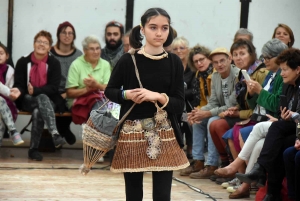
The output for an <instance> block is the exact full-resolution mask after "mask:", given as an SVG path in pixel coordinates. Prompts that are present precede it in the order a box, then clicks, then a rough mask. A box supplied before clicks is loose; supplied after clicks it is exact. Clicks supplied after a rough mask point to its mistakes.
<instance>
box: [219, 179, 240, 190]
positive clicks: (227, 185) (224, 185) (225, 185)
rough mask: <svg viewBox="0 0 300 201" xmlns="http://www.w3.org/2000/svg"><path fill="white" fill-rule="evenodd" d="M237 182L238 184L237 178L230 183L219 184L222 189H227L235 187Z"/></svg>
mask: <svg viewBox="0 0 300 201" xmlns="http://www.w3.org/2000/svg"><path fill="white" fill-rule="evenodd" d="M238 182H239V180H238V178H234V179H233V180H231V181H228V182H223V183H222V184H221V186H222V187H223V188H227V187H229V186H234V185H236V184H237V183H238Z"/></svg>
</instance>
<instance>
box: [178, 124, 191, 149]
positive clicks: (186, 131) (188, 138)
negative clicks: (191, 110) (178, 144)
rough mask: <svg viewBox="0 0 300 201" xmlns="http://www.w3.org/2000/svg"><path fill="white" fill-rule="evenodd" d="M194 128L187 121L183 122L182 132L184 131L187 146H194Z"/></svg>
mask: <svg viewBox="0 0 300 201" xmlns="http://www.w3.org/2000/svg"><path fill="white" fill-rule="evenodd" d="M192 130H193V128H192V126H190V125H189V124H188V123H187V122H181V132H182V133H184V136H185V142H186V145H187V146H193V131H192Z"/></svg>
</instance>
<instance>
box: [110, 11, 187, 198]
mask: <svg viewBox="0 0 300 201" xmlns="http://www.w3.org/2000/svg"><path fill="white" fill-rule="evenodd" d="M170 22H171V18H170V16H169V15H168V13H167V12H166V11H165V10H163V9H161V8H150V9H148V10H147V11H146V12H145V13H144V15H143V16H142V17H141V24H140V25H139V26H136V27H135V28H133V30H132V32H131V35H130V44H131V45H132V47H133V48H136V49H137V50H135V51H134V50H131V51H134V52H131V54H132V56H131V55H130V54H124V55H123V56H122V57H121V58H120V60H119V61H118V63H117V64H116V66H115V68H114V69H113V71H112V74H111V78H110V80H109V83H108V85H107V87H106V90H105V95H106V96H107V97H108V98H109V99H110V100H111V101H113V102H116V103H119V104H121V105H122V106H121V112H120V117H122V116H123V115H124V114H125V112H127V111H128V110H129V108H130V107H131V106H132V105H133V104H134V103H136V105H135V107H134V108H133V109H132V111H131V112H130V114H129V115H128V116H127V118H126V121H125V122H124V124H123V125H122V128H121V130H120V133H119V139H118V143H117V146H116V152H115V155H114V159H113V161H112V165H111V170H112V171H113V172H124V179H125V188H126V200H130V201H136V200H138V201H141V200H142V199H143V173H144V172H145V171H152V177H153V200H154V201H169V200H170V199H171V184H172V175H173V170H179V169H183V168H185V167H187V166H188V165H189V162H188V160H187V158H186V156H185V153H184V151H183V150H182V149H180V147H182V146H183V142H182V136H181V132H180V128H179V127H178V122H177V118H176V117H177V115H179V114H181V113H182V111H183V107H184V85H183V66H182V63H181V61H180V59H179V58H178V57H177V56H176V55H174V54H172V53H167V52H166V51H165V50H164V48H163V47H166V46H169V45H170V44H171V43H172V40H173V34H172V29H170ZM141 33H142V35H141ZM143 36H145V39H146V44H145V45H144V46H143V45H142V39H143ZM135 60H136V62H135ZM135 63H136V66H137V70H138V75H139V76H136V72H135V68H136V67H135ZM154 78H155V79H154ZM140 85H142V86H143V87H144V88H141V87H140ZM121 86H123V90H120V89H121ZM153 116H155V117H154V118H153ZM173 129H174V130H173Z"/></svg>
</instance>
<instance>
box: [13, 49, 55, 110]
mask: <svg viewBox="0 0 300 201" xmlns="http://www.w3.org/2000/svg"><path fill="white" fill-rule="evenodd" d="M31 54H32V53H31ZM31 54H29V55H28V56H25V57H21V58H20V59H19V60H18V61H17V65H16V69H15V83H14V87H16V88H18V89H19V90H20V92H21V95H20V96H19V98H18V99H17V100H16V105H17V107H18V109H22V101H23V98H24V96H25V94H28V83H29V72H28V66H32V63H31ZM47 65H48V70H47V84H46V85H45V86H42V87H34V89H33V95H32V96H37V95H40V94H45V95H47V96H48V97H49V98H50V99H51V100H52V101H54V103H55V102H56V98H57V94H58V87H59V83H60V78H61V68H60V63H59V61H58V60H57V59H56V58H55V57H54V56H52V55H51V54H49V55H48V60H47Z"/></svg>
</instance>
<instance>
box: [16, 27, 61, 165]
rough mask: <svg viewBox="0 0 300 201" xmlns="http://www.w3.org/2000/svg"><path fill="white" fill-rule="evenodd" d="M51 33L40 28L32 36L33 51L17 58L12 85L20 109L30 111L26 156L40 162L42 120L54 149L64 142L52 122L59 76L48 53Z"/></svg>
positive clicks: (54, 60) (41, 157)
mask: <svg viewBox="0 0 300 201" xmlns="http://www.w3.org/2000/svg"><path fill="white" fill-rule="evenodd" d="M51 45H52V36H51V34H50V33H49V32H47V31H44V30H42V31H40V32H38V33H37V34H36V35H35V37H34V43H33V47H34V50H33V52H32V53H30V54H29V55H28V56H23V57H21V58H20V59H19V60H18V62H17V65H16V71H15V84H14V88H17V89H18V90H19V91H20V96H19V97H18V98H17V99H16V104H17V107H18V108H19V109H20V110H23V111H27V112H32V129H31V139H30V149H29V151H28V156H29V158H31V159H32V160H37V161H41V160H42V159H43V156H42V155H41V154H40V153H39V152H38V147H39V143H40V139H41V135H42V131H43V128H44V122H45V123H46V125H47V128H48V130H49V132H50V134H51V135H52V138H53V142H54V145H55V147H56V148H59V147H61V146H62V145H63V144H64V143H65V141H64V139H63V138H62V137H61V136H60V135H59V132H58V130H57V127H56V122H55V113H54V109H55V104H56V102H55V96H56V95H57V92H58V87H59V83H60V78H61V69H60V63H59V61H58V60H57V59H56V58H55V57H54V56H52V55H51V54H49V50H50V48H51Z"/></svg>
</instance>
